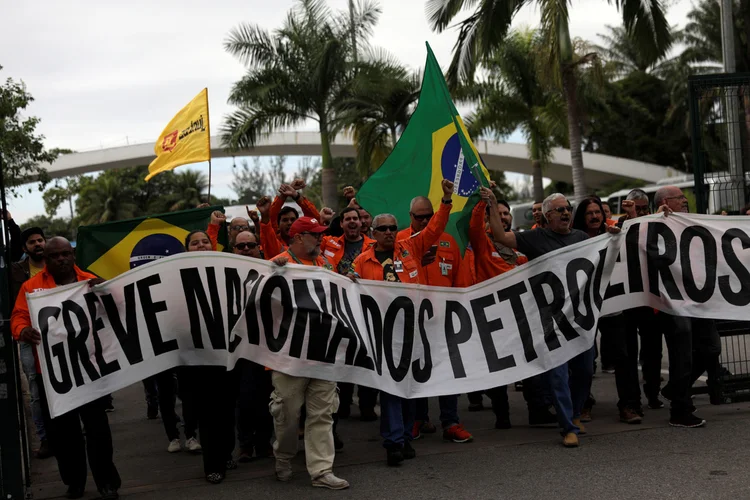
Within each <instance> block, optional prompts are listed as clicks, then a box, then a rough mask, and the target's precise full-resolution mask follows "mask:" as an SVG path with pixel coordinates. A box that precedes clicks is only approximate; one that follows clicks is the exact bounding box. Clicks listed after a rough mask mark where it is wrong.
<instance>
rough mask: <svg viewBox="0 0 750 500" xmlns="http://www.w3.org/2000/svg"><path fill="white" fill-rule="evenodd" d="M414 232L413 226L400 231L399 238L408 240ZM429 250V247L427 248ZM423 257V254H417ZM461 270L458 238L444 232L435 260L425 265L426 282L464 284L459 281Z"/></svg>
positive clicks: (441, 284) (439, 241)
mask: <svg viewBox="0 0 750 500" xmlns="http://www.w3.org/2000/svg"><path fill="white" fill-rule="evenodd" d="M414 234H416V233H415V232H414V230H413V229H412V227H411V226H409V227H407V228H406V229H404V230H402V231H399V233H398V236H397V237H396V239H397V240H407V239H409V238H411V237H412V236H413V235H414ZM427 250H429V247H428V248H427ZM416 257H417V258H419V259H421V258H422V256H421V255H417V256H416ZM460 270H461V250H460V249H459V248H458V243H456V240H455V239H454V238H453V236H451V235H450V234H448V233H443V234H441V235H440V238H439V239H438V242H437V252H436V253H435V261H434V262H433V263H432V264H428V265H427V266H425V267H424V272H425V284H427V285H431V286H448V287H451V286H464V285H461V284H459V283H457V281H458V279H459V276H460Z"/></svg>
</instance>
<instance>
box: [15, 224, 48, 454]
mask: <svg viewBox="0 0 750 500" xmlns="http://www.w3.org/2000/svg"><path fill="white" fill-rule="evenodd" d="M11 220H12V219H11ZM18 239H20V241H21V246H22V248H23V252H24V253H25V254H26V259H24V260H21V261H18V262H14V263H13V265H12V266H11V269H10V279H11V284H12V289H13V295H12V296H11V298H10V299H11V300H12V301H13V302H12V303H15V301H16V298H17V297H18V292H19V291H20V290H21V287H22V286H23V284H24V282H26V280H28V279H29V278H32V277H34V276H36V275H37V274H38V273H39V272H40V271H41V270H42V269H44V246H45V243H46V240H45V239H44V232H43V231H42V229H41V228H39V227H30V228H27V229H25V230H24V231H23V232H22V233H21V234H20V236H18ZM19 347H20V350H21V365H22V367H23V373H24V374H25V375H26V379H27V380H28V382H29V395H30V396H31V418H32V420H33V421H34V427H36V435H37V437H38V438H39V443H40V445H39V450H37V452H36V457H37V458H49V457H51V456H52V452H51V450H50V448H49V443H48V442H47V433H46V431H45V429H44V417H43V415H42V404H41V402H40V401H39V390H38V388H37V380H36V375H37V374H36V365H35V364H34V346H33V344H30V343H28V342H20V343H19Z"/></svg>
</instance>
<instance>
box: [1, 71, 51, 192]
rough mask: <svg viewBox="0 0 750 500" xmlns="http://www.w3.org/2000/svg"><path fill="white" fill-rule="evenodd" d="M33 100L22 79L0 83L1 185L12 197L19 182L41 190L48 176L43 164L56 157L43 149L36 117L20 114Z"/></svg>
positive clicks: (16, 190)
mask: <svg viewBox="0 0 750 500" xmlns="http://www.w3.org/2000/svg"><path fill="white" fill-rule="evenodd" d="M2 69H3V67H2V66H0V70H2ZM33 100H34V98H33V97H32V96H31V94H30V93H29V92H28V91H27V90H26V85H25V84H24V83H23V82H15V81H13V80H12V79H11V78H8V79H7V80H5V83H4V84H2V85H0V163H1V164H2V165H1V166H2V170H3V178H4V181H5V188H6V190H7V191H8V193H10V194H11V195H13V196H18V189H17V188H18V186H20V185H22V184H28V183H31V182H37V183H38V188H39V191H41V190H42V189H44V186H45V185H46V184H47V182H48V181H49V175H48V174H47V170H46V169H45V168H44V167H43V164H44V163H47V162H49V163H51V162H53V161H55V159H56V158H57V153H56V152H55V151H47V150H46V149H45V148H44V144H43V141H44V136H42V135H39V134H37V133H36V127H37V125H39V118H36V117H33V116H24V115H23V112H24V110H26V109H27V108H28V106H29V104H31V102H33ZM29 192H31V188H29Z"/></svg>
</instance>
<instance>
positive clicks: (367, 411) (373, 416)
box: [359, 408, 378, 422]
mask: <svg viewBox="0 0 750 500" xmlns="http://www.w3.org/2000/svg"><path fill="white" fill-rule="evenodd" d="M359 419H360V420H361V421H362V422H375V421H376V420H377V419H378V414H377V413H375V409H374V408H360V409H359Z"/></svg>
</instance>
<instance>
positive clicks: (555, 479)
mask: <svg viewBox="0 0 750 500" xmlns="http://www.w3.org/2000/svg"><path fill="white" fill-rule="evenodd" d="M594 394H595V396H596V397H597V400H598V404H597V406H596V407H595V408H594V421H593V422H592V423H591V424H588V430H589V433H588V435H586V436H585V437H583V438H582V446H581V447H580V448H578V449H574V450H568V449H564V448H563V447H562V446H561V445H560V438H559V437H558V434H557V432H556V431H555V430H554V429H532V428H529V427H528V426H527V421H526V415H525V410H524V403H523V399H522V397H521V395H520V393H515V392H513V391H511V394H510V396H511V406H512V413H511V418H512V421H513V424H514V428H513V429H511V430H507V431H498V430H495V429H494V428H493V424H494V418H493V415H492V413H491V412H490V411H489V410H486V411H484V412H478V413H468V412H466V411H462V412H461V414H462V418H463V419H464V423H465V424H466V426H467V428H468V429H469V430H470V431H471V432H472V433H473V434H474V436H475V441H474V442H473V443H469V444H454V443H446V442H443V441H442V440H441V439H440V435H432V436H428V437H426V438H425V439H422V440H420V441H418V442H416V443H415V448H416V450H417V454H418V456H417V458H416V459H415V460H412V461H408V462H406V463H405V464H404V465H403V466H402V467H399V468H389V467H387V466H386V465H385V453H384V451H383V449H382V448H381V447H380V443H379V437H378V425H377V423H361V422H359V421H358V420H356V419H351V420H348V421H343V422H342V424H341V426H340V434H341V435H342V437H343V438H344V440H345V441H346V447H345V449H344V450H343V452H342V453H340V454H339V455H337V457H336V466H335V471H336V473H337V474H339V475H340V476H342V477H344V478H346V479H347V480H349V482H350V483H351V484H352V488H351V489H350V490H348V491H343V492H331V491H325V490H318V489H314V488H312V487H311V486H310V482H309V477H308V476H307V474H306V472H305V470H304V460H303V457H302V454H300V456H298V457H297V459H296V461H295V464H294V466H295V472H296V474H295V478H294V479H293V481H292V482H291V483H288V484H281V483H278V482H277V481H275V479H274V478H273V464H272V461H271V460H262V461H257V462H252V463H250V464H241V465H240V468H239V469H238V470H236V471H231V472H230V473H229V474H228V476H227V480H226V481H225V482H224V483H223V484H221V485H219V486H212V485H208V484H207V483H205V481H204V480H203V478H202V467H201V461H200V457H198V456H191V455H188V454H186V453H178V454H168V453H167V452H166V446H167V440H166V437H165V434H164V431H163V428H162V425H161V421H160V420H156V421H148V420H146V419H145V403H144V402H143V392H142V389H141V387H140V386H138V385H136V386H133V387H130V388H127V389H125V390H123V391H120V392H119V393H117V394H116V395H115V405H116V408H117V410H116V411H115V412H114V413H112V414H111V416H110V422H111V423H112V430H113V434H114V439H115V450H116V451H115V462H116V464H117V466H118V468H119V469H120V473H121V475H122V477H123V488H122V490H121V493H122V494H123V495H125V496H127V497H128V498H133V499H138V500H147V499H148V500H150V499H154V500H156V499H159V500H172V499H175V500H189V499H201V500H203V499H211V498H227V499H232V498H238V499H239V498H242V499H245V498H248V497H255V498H264V499H265V500H270V499H275V498H292V497H294V496H297V497H299V498H306V499H307V498H332V497H333V496H336V497H337V498H338V497H340V498H357V499H358V500H361V499H379V498H388V499H393V498H396V499H399V498H408V499H421V498H425V499H440V498H445V499H451V500H454V499H463V498H470V499H472V500H479V499H485V498H487V499H490V498H492V499H496V498H513V499H526V498H528V499H533V500H542V499H547V498H550V499H552V498H555V499H560V498H574V499H596V498H607V499H619V498H622V499H633V498H644V499H648V498H680V499H693V498H696V499H697V498H720V499H721V498H727V499H729V498H732V499H737V498H750V404H748V403H741V404H731V405H722V406H710V405H709V404H708V400H707V396H705V395H704V396H697V397H696V399H695V403H696V406H698V414H699V415H701V416H702V417H703V418H706V419H707V420H708V421H709V425H708V426H707V427H706V428H703V429H689V430H688V429H673V428H670V427H669V426H668V425H667V419H668V411H667V410H656V411H648V413H647V414H646V419H645V421H644V423H643V424H642V425H640V426H628V425H625V424H621V423H619V422H618V421H617V412H616V408H615V401H616V397H615V388H614V376H612V375H599V374H598V375H597V378H596V379H595V380H594ZM432 403H433V404H432V406H431V412H432V413H431V415H432V416H433V418H434V419H437V417H438V410H437V404H436V401H433V402H432ZM466 404H467V403H466V399H465V398H462V399H461V402H460V408H459V409H460V410H465V407H466ZM353 408H354V413H355V416H356V407H353ZM32 467H33V475H32V480H33V487H32V493H33V495H34V498H54V497H58V496H60V495H61V494H63V493H64V491H65V489H64V486H63V485H62V484H61V483H59V479H58V476H57V470H56V465H55V463H54V460H45V461H34V462H33V465H32ZM88 488H89V491H88V493H87V497H86V498H95V496H96V492H95V491H94V486H93V481H92V480H90V481H89V486H88Z"/></svg>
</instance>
